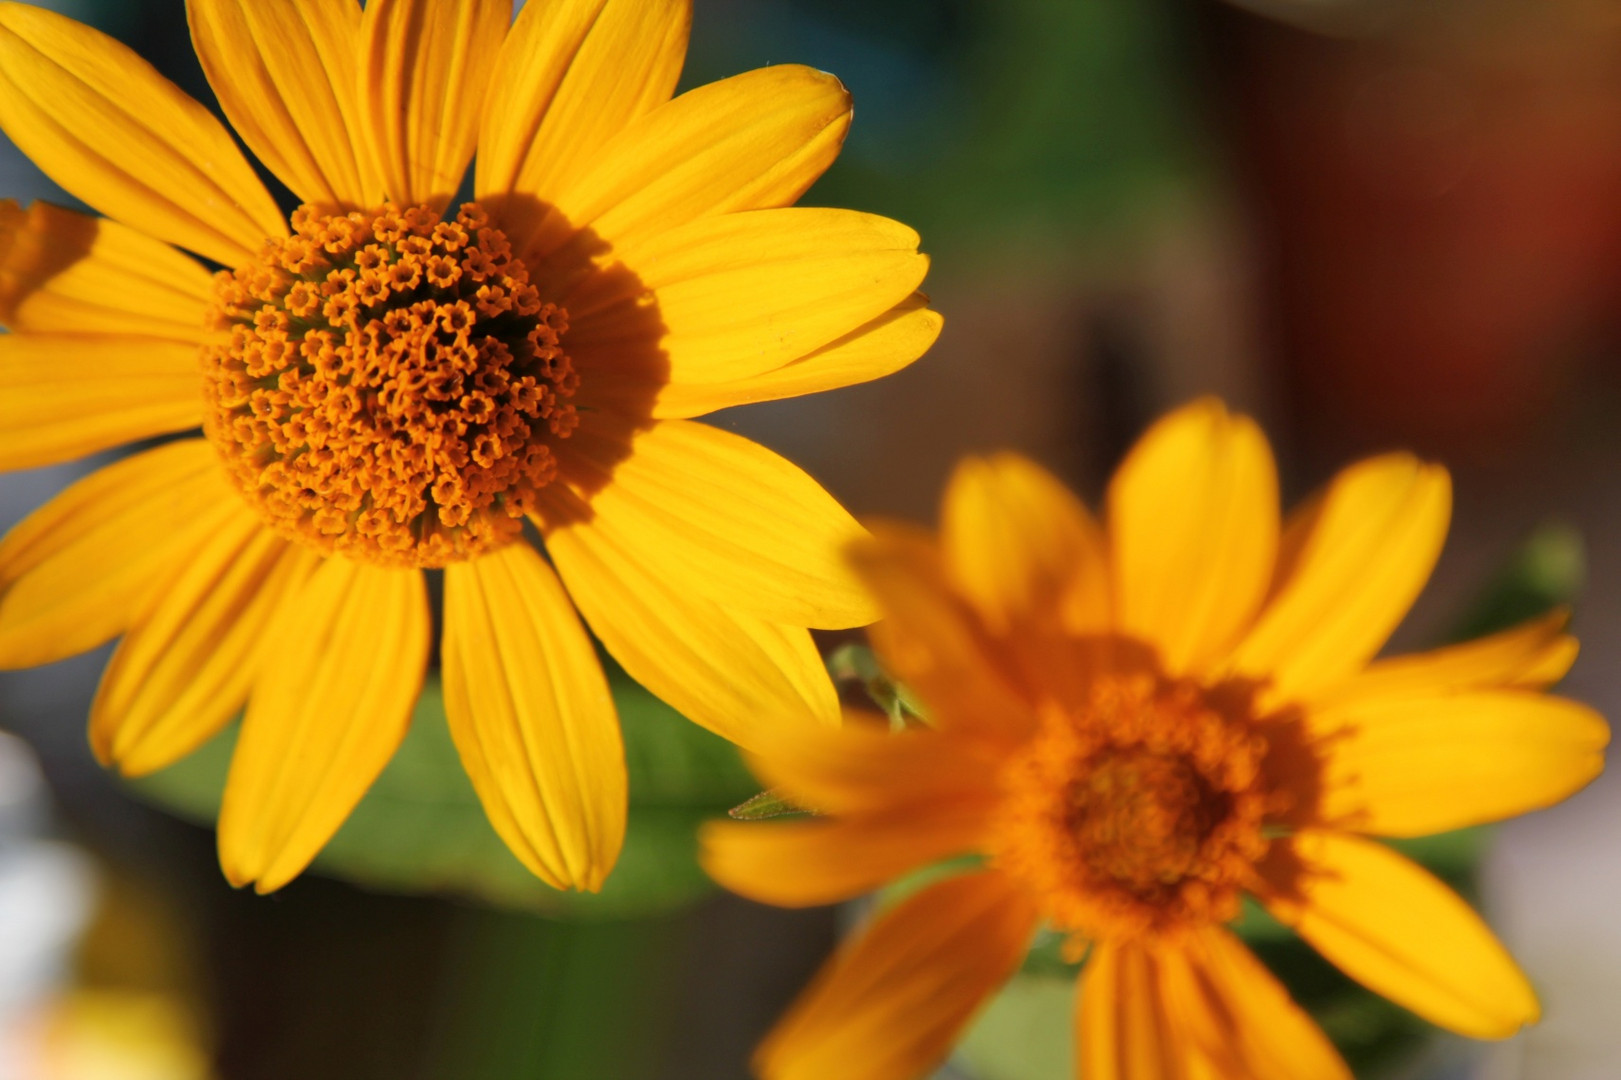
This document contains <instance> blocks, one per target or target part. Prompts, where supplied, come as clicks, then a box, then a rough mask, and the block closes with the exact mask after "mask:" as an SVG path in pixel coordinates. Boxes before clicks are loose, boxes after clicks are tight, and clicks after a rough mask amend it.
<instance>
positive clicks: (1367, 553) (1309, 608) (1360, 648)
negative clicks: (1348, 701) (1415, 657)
mask: <svg viewBox="0 0 1621 1080" xmlns="http://www.w3.org/2000/svg"><path fill="white" fill-rule="evenodd" d="M1451 508H1452V486H1451V482H1450V481H1449V479H1448V478H1447V473H1446V470H1445V469H1442V468H1441V467H1440V466H1438V465H1426V464H1424V463H1422V462H1420V461H1418V460H1417V459H1416V458H1413V457H1411V456H1409V455H1406V454H1390V455H1387V456H1385V457H1378V458H1372V459H1370V460H1368V461H1364V462H1362V463H1360V464H1357V465H1353V466H1351V467H1350V468H1348V469H1346V470H1345V471H1343V472H1341V473H1340V474H1339V475H1338V476H1337V477H1335V478H1334V481H1333V482H1332V483H1331V484H1330V485H1329V487H1328V490H1327V491H1326V492H1325V493H1324V494H1323V495H1321V496H1320V497H1319V498H1318V499H1317V500H1315V501H1314V502H1313V503H1311V504H1309V505H1308V506H1307V507H1305V508H1303V509H1302V510H1300V511H1297V512H1296V513H1295V514H1294V515H1292V516H1291V518H1290V522H1289V528H1288V531H1287V534H1286V535H1285V537H1284V543H1283V551H1282V553H1281V555H1280V557H1279V560H1278V576H1277V581H1276V582H1275V583H1274V585H1273V590H1272V596H1271V598H1270V599H1269V600H1268V602H1267V606H1266V610H1265V611H1263V612H1262V613H1261V617H1260V618H1259V619H1258V620H1257V621H1256V624H1255V627H1254V628H1253V629H1252V630H1251V631H1250V633H1249V634H1248V635H1247V636H1246V637H1245V639H1244V641H1243V642H1242V643H1241V644H1240V645H1239V646H1238V648H1237V649H1236V650H1235V652H1234V654H1233V657H1232V660H1231V663H1232V667H1233V668H1234V670H1235V671H1236V672H1237V673H1239V674H1242V675H1250V676H1253V677H1256V678H1263V679H1267V680H1270V691H1269V692H1270V693H1271V695H1272V696H1273V698H1274V700H1277V701H1289V700H1294V699H1299V698H1303V697H1310V696H1312V695H1314V694H1319V693H1322V692H1325V691H1327V690H1329V689H1331V688H1332V687H1333V686H1334V685H1335V684H1336V683H1339V682H1340V681H1342V680H1344V679H1346V678H1348V677H1349V676H1351V675H1353V674H1355V673H1356V672H1357V671H1359V670H1361V668H1362V667H1363V665H1365V664H1366V663H1367V662H1368V661H1369V660H1370V659H1372V657H1373V655H1374V654H1375V653H1377V652H1378V651H1379V649H1380V647H1381V646H1383V645H1384V643H1385V641H1386V639H1388V638H1389V637H1390V633H1391V631H1393V630H1394V629H1395V628H1396V624H1398V623H1399V622H1401V620H1402V617H1403V616H1405V615H1406V614H1407V609H1408V608H1409V607H1411V606H1412V603H1413V600H1414V598H1416V597H1417V596H1418V593H1419V590H1421V589H1422V588H1423V587H1424V582H1425V581H1427V580H1428V579H1429V576H1430V570H1431V569H1432V568H1433V567H1434V566H1435V560H1436V557H1437V556H1438V555H1440V553H1441V542H1442V541H1443V540H1444V539H1445V538H1446V531H1447V518H1448V517H1449V515H1450V514H1451Z"/></svg>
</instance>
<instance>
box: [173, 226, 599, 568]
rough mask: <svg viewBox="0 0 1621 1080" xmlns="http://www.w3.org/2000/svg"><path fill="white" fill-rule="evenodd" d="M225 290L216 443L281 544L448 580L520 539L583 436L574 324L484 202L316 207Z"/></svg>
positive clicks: (215, 350) (223, 278)
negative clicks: (447, 570) (565, 451)
mask: <svg viewBox="0 0 1621 1080" xmlns="http://www.w3.org/2000/svg"><path fill="white" fill-rule="evenodd" d="M292 224H293V235H292V236H291V237H289V238H287V239H286V240H278V241H272V242H270V243H267V244H266V245H265V247H264V249H263V250H262V251H261V252H260V254H259V257H258V259H257V260H256V261H254V262H252V263H250V264H248V265H245V266H242V267H240V268H238V269H236V270H233V271H222V272H221V273H220V274H219V275H218V277H217V278H216V283H215V303H214V308H213V313H212V314H213V318H214V320H215V323H216V325H217V326H218V327H219V328H220V329H221V330H223V331H225V336H224V337H223V339H222V340H221V342H220V343H219V344H216V345H212V346H210V347H208V348H206V349H204V351H203V370H204V375H205V378H204V385H205V394H206V398H207V402H208V410H207V413H206V418H205V421H204V428H205V430H206V432H207V433H208V437H209V438H210V439H211V440H212V441H213V443H214V445H215V447H216V448H218V450H219V452H220V455H221V457H223V458H224V460H225V464H226V467H227V470H228V471H229V472H230V474H231V477H232V479H233V480H234V481H235V483H236V484H237V486H238V487H239V488H241V490H242V492H243V494H244V495H246V496H247V498H248V500H249V502H251V503H252V504H253V505H254V506H255V507H256V508H257V509H258V510H259V512H260V513H261V514H263V515H264V517H265V520H266V521H268V522H269V523H270V525H271V526H272V527H273V528H275V529H276V530H277V531H279V532H281V533H282V534H283V535H286V536H289V537H291V538H293V539H296V540H300V541H302V542H304V543H306V544H309V545H311V546H313V547H315V548H317V549H318V550H320V551H322V552H324V553H329V554H330V553H341V554H343V555H346V556H349V557H352V558H356V559H364V560H366V561H369V562H374V563H380V564H383V565H389V566H443V565H445V564H446V563H450V562H455V561H458V560H461V559H466V558H470V557H471V556H473V555H476V554H478V553H479V552H481V551H487V550H489V549H491V548H493V547H497V546H500V545H502V544H505V543H508V542H510V541H511V540H513V539H516V538H517V536H518V534H519V532H520V530H521V529H522V518H523V515H524V514H525V513H527V512H528V511H530V510H531V509H533V507H534V499H535V494H536V492H538V491H539V490H540V489H541V488H543V487H545V486H546V485H547V484H549V483H550V482H551V481H552V479H553V478H554V477H555V476H556V473H557V458H556V454H555V452H554V449H553V448H554V445H555V443H556V442H557V441H558V440H561V439H565V438H567V437H568V436H569V434H570V433H571V432H572V431H573V430H574V426H575V424H576V421H577V417H576V414H575V408H574V405H573V404H572V403H571V402H570V399H571V398H572V397H573V396H574V392H575V389H576V388H577V386H578V377H577V376H576V375H575V373H574V368H573V365H572V363H571V362H570V361H569V358H568V356H567V355H566V354H565V353H564V351H563V347H562V339H563V335H564V334H565V333H566V332H567V330H568V316H567V313H566V312H565V311H564V310H563V309H562V308H560V307H558V306H557V305H556V304H550V303H545V302H543V301H542V300H541V299H540V296H539V294H538V293H537V292H536V290H535V288H534V286H533V285H531V284H530V283H529V277H528V273H527V271H526V270H525V269H524V266H523V264H522V262H520V261H519V260H518V259H516V258H515V257H514V256H513V255H512V251H511V247H510V245H509V243H508V242H507V239H506V237H505V236H504V235H503V234H502V233H501V231H500V230H499V229H496V228H493V227H491V225H490V224H489V221H488V218H487V217H486V215H485V213H484V211H483V210H482V209H481V208H480V207H479V206H478V205H477V204H475V203H467V204H465V205H463V206H462V207H461V209H460V211H459V212H458V213H457V215H456V217H455V219H454V220H450V221H444V220H441V219H440V217H439V215H438V214H437V213H436V212H435V211H433V210H432V209H430V208H428V207H424V206H413V207H409V208H406V209H404V210H401V209H398V208H396V207H393V206H384V207H383V208H382V209H381V210H379V211H377V212H376V213H369V214H368V213H360V212H355V213H350V214H343V215H328V214H323V213H321V212H320V211H317V210H314V209H312V208H310V207H308V206H304V207H300V208H299V209H298V210H297V211H296V212H295V213H294V214H293V218H292Z"/></svg>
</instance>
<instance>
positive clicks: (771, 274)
mask: <svg viewBox="0 0 1621 1080" xmlns="http://www.w3.org/2000/svg"><path fill="white" fill-rule="evenodd" d="M917 244H918V236H917V233H915V232H913V231H912V230H911V229H909V228H907V227H906V226H904V225H901V224H899V223H897V222H894V221H890V220H889V219H887V218H881V217H877V216H875V215H872V214H860V213H856V212H855V211H853V210H823V209H813V208H809V207H789V208H786V209H781V210H750V211H746V212H743V213H737V214H723V215H721V216H719V217H707V218H700V219H699V220H697V221H694V222H692V223H691V224H688V225H685V226H681V227H679V228H675V229H671V230H669V231H667V232H663V233H660V234H659V235H658V236H657V237H656V238H654V239H653V240H651V241H649V242H648V243H647V244H644V245H642V246H640V247H638V248H636V249H635V250H633V251H631V250H627V251H624V252H622V253H621V254H622V255H623V258H624V263H625V266H626V267H628V268H629V271H630V273H629V274H626V273H623V272H617V271H615V272H602V273H597V274H593V275H591V276H590V277H588V278H586V279H585V281H584V282H583V283H582V284H581V285H580V287H579V288H578V290H576V291H575V292H573V293H571V294H570V295H569V296H568V297H567V298H566V299H565V301H564V303H565V305H566V306H567V308H568V311H569V318H570V328H569V340H568V346H569V353H570V355H571V356H573V357H574V358H575V359H576V361H578V362H579V363H580V364H581V373H582V376H583V375H584V374H585V373H586V371H588V370H590V369H592V368H595V369H598V370H601V369H603V368H608V369H621V370H622V369H627V368H628V369H630V370H632V371H638V370H645V369H646V368H648V367H649V366H650V360H649V358H650V356H652V357H657V359H658V361H659V363H660V364H661V365H662V374H663V377H664V378H665V379H666V380H667V381H669V382H694V383H703V382H727V381H730V380H735V379H742V378H748V377H750V376H754V375H759V374H762V373H764V372H767V371H772V370H775V369H777V368H780V367H782V366H783V365H785V364H787V363H790V362H791V361H794V360H797V359H799V358H800V357H802V356H806V355H808V354H810V353H812V352H815V351H816V350H817V349H820V348H822V347H823V346H825V345H828V344H830V343H832V342H834V341H837V340H838V339H839V338H841V337H843V336H844V335H846V334H848V333H850V332H851V331H853V330H856V329H858V328H860V327H861V326H863V325H865V324H867V323H869V322H871V321H872V320H873V319H876V318H878V317H879V316H881V315H883V314H884V313H886V312H888V311H889V310H890V309H891V308H893V307H894V306H895V305H897V304H899V303H901V302H902V301H904V300H906V299H907V298H908V297H909V296H911V294H912V292H913V290H915V289H916V288H917V287H918V285H919V284H920V283H921V282H922V281H923V276H924V274H925V273H927V271H928V266H929V260H928V257H927V256H924V255H920V254H918V251H917ZM649 290H651V293H652V303H651V306H649V305H648V301H647V298H646V296H647V292H648V291H649ZM660 352H662V354H663V355H662V356H658V354H659V353H660Z"/></svg>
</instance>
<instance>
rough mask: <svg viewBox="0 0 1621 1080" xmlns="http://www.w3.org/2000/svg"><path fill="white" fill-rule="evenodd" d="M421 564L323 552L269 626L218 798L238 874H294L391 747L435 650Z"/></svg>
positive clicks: (229, 873)
mask: <svg viewBox="0 0 1621 1080" xmlns="http://www.w3.org/2000/svg"><path fill="white" fill-rule="evenodd" d="M428 645H429V617H428V596H427V592H426V589H425V587H424V584H423V580H422V574H421V573H420V572H419V571H416V570H394V569H386V568H383V567H377V566H372V565H369V564H362V563H351V562H349V561H347V560H345V559H341V558H330V559H327V560H325V561H324V562H323V563H322V564H321V566H320V567H319V568H318V569H317V570H316V571H315V572H314V574H312V575H311V576H310V577H309V579H308V580H307V581H306V582H305V584H304V587H303V588H302V589H301V590H300V591H299V593H298V595H297V596H296V597H295V598H293V599H291V600H290V601H289V602H287V603H284V604H282V605H281V608H280V610H279V611H278V612H277V616H276V620H275V622H274V623H273V624H272V625H271V626H270V627H269V628H268V629H267V630H266V633H265V641H264V651H263V653H262V654H261V657H260V663H259V673H258V677H257V678H256V679H255V680H254V687H253V696H252V698H250V699H249V701H248V711H247V715H246V716H245V717H243V720H242V733H241V736H240V737H239V738H238V739H237V744H236V753H235V755H234V756H233V757H232V758H231V771H230V773H229V775H228V776H227V777H226V781H225V799H224V802H223V804H222V805H221V807H220V818H219V853H220V866H221V867H222V868H223V869H224V871H225V876H226V878H227V879H229V880H230V882H231V884H233V885H237V886H242V885H246V884H248V883H249V882H253V883H254V884H255V887H256V888H257V890H258V891H259V892H261V893H266V892H272V891H274V890H276V889H279V888H281V887H282V886H283V885H285V884H287V882H289V881H291V880H292V879H293V878H295V877H297V876H298V874H299V872H300V871H302V870H303V869H304V867H306V866H307V865H309V862H310V860H311V859H313V858H314V857H315V856H316V853H317V852H319V851H320V850H321V848H322V847H324V846H325V845H326V842H327V841H328V840H329V839H331V837H332V834H333V833H335V832H337V831H338V826H339V825H342V824H343V820H344V819H345V818H346V817H348V816H349V811H351V810H353V809H354V807H355V804H356V803H358V802H359V801H360V798H361V796H362V795H364V794H365V793H366V789H367V788H368V787H370V786H371V782H372V781H373V780H374V779H376V778H377V774H378V773H380V772H382V770H383V766H384V765H386V764H387V763H388V759H389V758H390V757H392V756H393V755H394V750H395V749H396V748H397V747H398V746H399V744H400V740H401V739H403V738H404V737H405V729H406V727H407V726H408V724H409V723H410V719H411V706H412V704H413V703H414V702H415V701H416V698H417V692H418V691H419V690H420V689H421V688H422V674H423V670H424V668H425V667H426V665H427V661H428Z"/></svg>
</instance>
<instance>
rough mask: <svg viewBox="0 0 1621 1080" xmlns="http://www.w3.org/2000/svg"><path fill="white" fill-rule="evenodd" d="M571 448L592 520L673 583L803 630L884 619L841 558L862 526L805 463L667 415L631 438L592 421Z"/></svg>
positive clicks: (573, 473) (575, 478)
mask: <svg viewBox="0 0 1621 1080" xmlns="http://www.w3.org/2000/svg"><path fill="white" fill-rule="evenodd" d="M588 439H589V440H590V441H589V442H588V441H587V440H588ZM564 452H565V453H566V454H567V456H568V458H569V459H570V460H569V464H568V465H567V466H566V469H567V471H568V475H569V479H570V480H571V481H572V482H574V483H576V484H578V485H579V486H580V488H581V489H582V490H583V491H586V492H589V494H588V499H589V502H590V509H591V514H592V521H591V527H592V528H593V529H596V530H598V531H602V532H605V533H607V534H609V535H611V536H613V537H614V540H615V542H616V543H617V544H618V545H619V546H620V547H622V548H623V549H624V550H625V551H626V553H627V554H629V555H630V556H631V557H632V558H634V559H635V560H636V561H637V562H638V563H640V564H642V565H643V566H645V567H646V568H647V569H648V570H649V571H651V572H652V573H654V574H655V575H656V576H658V577H659V578H660V579H661V580H663V581H664V582H665V583H666V585H667V586H668V587H669V588H671V589H672V590H674V591H676V592H689V591H690V592H693V593H697V594H698V595H700V596H703V597H705V598H707V599H709V600H712V601H714V602H715V603H717V604H719V605H721V606H722V607H726V608H731V609H734V610H737V611H743V612H748V613H750V614H753V615H757V616H759V617H760V618H762V619H767V620H770V621H772V622H780V623H786V624H789V625H794V626H815V627H821V628H827V629H837V628H844V627H850V626H861V625H864V624H866V623H870V622H872V621H873V619H875V618H876V617H877V611H876V610H875V608H874V607H873V603H872V600H871V598H870V597H869V596H868V595H867V593H866V591H865V590H864V589H863V588H862V587H861V583H860V582H859V581H857V580H856V578H855V575H854V574H852V573H851V572H850V569H849V567H848V566H847V565H846V563H845V561H844V559H843V557H842V553H843V551H844V549H845V548H846V547H847V546H849V544H850V543H851V542H853V541H855V540H858V539H860V538H861V537H862V536H864V535H865V532H864V530H863V529H862V528H861V526H859V525H857V524H856V522H855V519H854V518H852V517H851V516H850V515H849V513H847V512H846V511H845V509H844V508H843V507H842V506H840V505H839V504H838V502H837V501H836V500H834V498H833V497H832V496H831V495H829V494H828V493H827V492H826V491H825V490H823V489H822V486H821V485H820V484H818V483H817V482H816V481H815V480H813V479H811V477H810V476H809V475H808V474H806V473H805V471H804V470H803V469H800V468H799V467H798V466H797V465H794V464H793V463H792V462H790V461H788V460H787V459H786V458H783V457H781V456H780V455H778V454H775V453H772V452H771V451H770V450H767V449H766V448H765V447H763V446H761V445H759V444H758V443H755V442H752V441H750V440H748V439H745V438H743V437H742V436H741V435H733V434H731V433H730V432H726V431H721V430H719V429H718V428H713V427H710V426H709V425H707V424H695V423H692V422H690V421H687V420H667V421H663V422H660V423H658V424H654V425H653V426H652V427H650V428H648V429H646V430H643V431H640V432H636V433H635V434H634V435H633V436H631V437H630V440H629V445H628V446H627V445H626V444H625V443H624V442H620V441H617V440H615V439H613V438H602V439H596V438H592V437H591V433H588V432H585V431H584V430H583V425H582V431H581V432H579V433H577V435H576V438H575V439H573V440H571V441H570V443H569V445H568V446H567V447H565V448H564ZM627 455H628V456H627Z"/></svg>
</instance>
